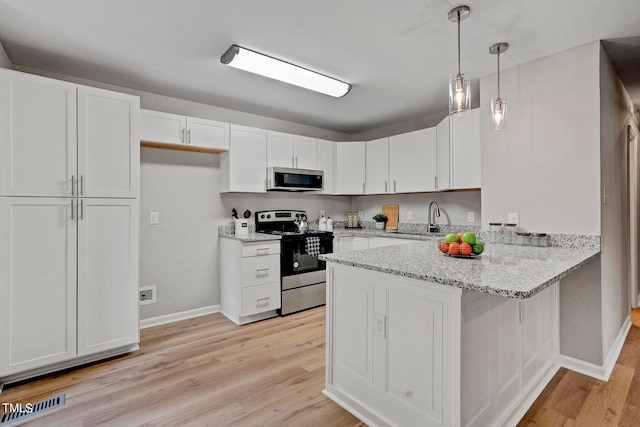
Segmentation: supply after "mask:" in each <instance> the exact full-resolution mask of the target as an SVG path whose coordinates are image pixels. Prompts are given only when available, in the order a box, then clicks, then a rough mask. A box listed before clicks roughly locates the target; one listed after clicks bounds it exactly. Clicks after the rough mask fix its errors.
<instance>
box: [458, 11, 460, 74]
mask: <svg viewBox="0 0 640 427" xmlns="http://www.w3.org/2000/svg"><path fill="white" fill-rule="evenodd" d="M458 75H460V11H458Z"/></svg>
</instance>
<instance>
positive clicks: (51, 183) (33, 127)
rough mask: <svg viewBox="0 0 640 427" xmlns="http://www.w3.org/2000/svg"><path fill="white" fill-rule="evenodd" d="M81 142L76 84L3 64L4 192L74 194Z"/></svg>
mask: <svg viewBox="0 0 640 427" xmlns="http://www.w3.org/2000/svg"><path fill="white" fill-rule="evenodd" d="M76 145H77V137H76V85H74V84H71V83H66V82H61V81H57V80H52V79H48V78H44V77H39V76H34V75H31V74H25V73H19V72H16V71H11V70H5V69H0V195H2V196H52V197H62V196H71V195H72V194H71V191H72V178H75V177H76V155H77V154H76ZM74 191H75V189H74Z"/></svg>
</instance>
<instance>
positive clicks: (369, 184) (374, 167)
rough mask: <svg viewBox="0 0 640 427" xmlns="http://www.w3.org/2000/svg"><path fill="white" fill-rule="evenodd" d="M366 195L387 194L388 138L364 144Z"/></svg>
mask: <svg viewBox="0 0 640 427" xmlns="http://www.w3.org/2000/svg"><path fill="white" fill-rule="evenodd" d="M365 169H366V179H365V183H366V184H365V189H366V194H385V193H388V192H389V138H380V139H376V140H373V141H367V143H366V168H365Z"/></svg>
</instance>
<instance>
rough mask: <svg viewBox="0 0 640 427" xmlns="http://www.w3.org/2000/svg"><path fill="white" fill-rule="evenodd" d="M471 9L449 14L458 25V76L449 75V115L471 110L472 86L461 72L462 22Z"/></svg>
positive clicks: (459, 9) (456, 8) (456, 10)
mask: <svg viewBox="0 0 640 427" xmlns="http://www.w3.org/2000/svg"><path fill="white" fill-rule="evenodd" d="M470 13H471V9H469V6H464V5H463V6H456V7H454V8H453V9H451V10H450V11H449V13H448V17H449V21H451V22H455V23H456V24H458V74H456V75H453V74H450V75H449V114H460V113H462V112H464V111H468V110H470V109H471V85H470V84H469V78H468V77H467V78H465V75H464V74H462V72H461V71H460V21H463V20H465V19H466V18H467V17H468V16H469V14H470Z"/></svg>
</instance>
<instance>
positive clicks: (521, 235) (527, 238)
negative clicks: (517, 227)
mask: <svg viewBox="0 0 640 427" xmlns="http://www.w3.org/2000/svg"><path fill="white" fill-rule="evenodd" d="M516 245H519V246H529V245H531V233H528V232H526V231H518V232H517V233H516Z"/></svg>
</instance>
